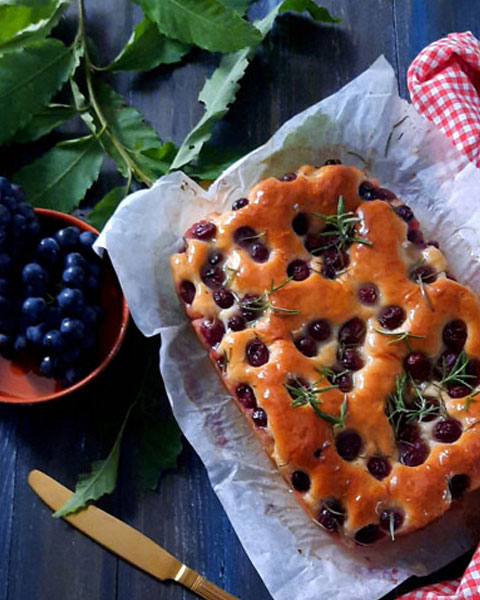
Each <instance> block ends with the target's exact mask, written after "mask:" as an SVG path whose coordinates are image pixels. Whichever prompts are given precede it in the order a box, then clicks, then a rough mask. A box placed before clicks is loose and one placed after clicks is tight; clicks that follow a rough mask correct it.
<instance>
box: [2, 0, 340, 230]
mask: <svg viewBox="0 0 480 600" xmlns="http://www.w3.org/2000/svg"><path fill="white" fill-rule="evenodd" d="M132 1H134V2H135V3H137V4H140V6H141V7H142V9H143V11H144V15H143V20H142V21H141V22H140V23H139V24H138V25H136V26H135V29H134V31H133V32H132V35H131V37H130V39H129V40H128V41H127V43H126V45H125V47H124V48H123V49H122V50H121V51H120V53H119V54H118V55H117V57H116V59H115V60H113V61H112V62H111V63H110V64H108V65H106V66H101V65H97V64H95V63H94V61H93V60H92V55H93V53H92V50H91V48H92V42H91V40H89V39H88V38H87V32H86V19H85V8H84V0H77V4H78V29H77V35H76V37H75V41H74V43H73V44H72V45H71V46H66V45H65V44H64V43H62V42H61V41H59V40H58V39H55V38H54V37H51V32H52V30H53V28H54V27H55V26H56V25H57V23H58V22H59V20H60V17H61V16H62V14H63V13H64V12H65V10H66V9H67V8H68V7H69V6H70V4H71V0H44V1H42V2H41V3H40V2H39V3H32V2H31V0H19V1H18V3H17V2H15V3H13V2H12V3H10V2H9V3H8V5H6V6H1V7H0V143H9V144H10V143H12V142H14V143H22V144H23V143H27V142H29V141H32V140H38V139H40V138H42V137H43V136H45V135H47V134H49V133H50V132H52V131H55V130H57V129H58V128H59V127H61V126H62V125H63V124H64V123H65V122H66V121H69V120H71V119H72V118H74V117H75V116H77V115H78V116H80V117H81V118H82V119H83V122H84V123H85V125H86V126H87V128H88V129H89V132H90V134H91V135H85V134H84V133H81V134H79V135H77V137H75V136H73V137H72V136H71V135H70V138H69V139H68V140H66V141H65V142H60V143H57V144H56V145H55V146H53V147H51V148H50V149H49V150H48V151H47V152H46V153H45V154H43V155H42V156H41V157H40V158H37V159H36V160H34V161H33V162H30V163H28V164H27V165H26V166H25V167H23V168H22V169H20V170H19V171H17V172H16V173H14V175H13V180H14V181H15V182H16V183H18V184H20V185H21V186H22V187H24V188H25V191H26V192H27V198H28V199H29V200H30V201H31V202H33V204H34V205H35V206H42V207H47V208H54V209H60V210H63V211H66V212H71V211H72V210H74V209H75V208H76V207H77V206H78V204H79V203H80V202H81V201H82V199H83V198H84V196H85V193H86V192H87V190H88V189H89V188H90V187H91V185H92V184H93V183H94V182H95V181H96V180H97V179H98V178H99V176H100V171H101V167H102V163H103V157H104V155H105V154H108V155H109V156H110V157H111V158H112V159H113V160H114V161H115V164H116V166H117V169H118V171H119V172H120V174H121V175H122V176H123V177H124V178H125V184H124V185H119V186H117V187H116V188H114V190H112V191H111V192H109V193H108V194H107V196H106V197H105V198H104V199H103V200H101V201H100V202H99V203H98V205H97V207H96V209H95V210H94V212H93V213H92V222H93V223H95V225H96V226H97V227H102V226H103V224H104V223H105V221H106V220H107V219H108V217H109V216H110V215H111V214H112V212H113V211H114V210H115V208H116V206H117V205H118V203H119V202H120V201H121V200H122V199H123V197H124V196H125V195H127V194H128V192H129V191H130V187H131V183H132V180H134V179H135V180H136V181H138V182H139V183H140V184H142V185H146V186H151V185H152V183H153V182H154V181H155V180H156V179H158V177H160V176H162V175H164V174H166V173H168V172H169V171H170V170H171V169H175V168H179V167H183V168H184V170H185V172H186V173H187V174H189V175H190V176H192V177H196V178H199V179H202V178H209V179H214V178H215V177H216V176H217V175H218V174H219V173H220V172H221V171H222V170H224V169H225V168H226V167H228V166H229V165H230V164H231V163H232V162H234V160H236V159H237V158H238V156H239V152H238V151H237V152H235V153H232V152H224V149H222V151H221V152H218V151H217V152H216V151H215V149H214V148H212V147H209V146H205V142H207V141H208V139H209V138H210V137H211V135H212V132H213V129H214V127H215V125H216V123H217V122H218V121H219V120H220V119H221V118H222V117H223V116H224V115H225V114H226V112H227V111H228V109H229V107H230V105H231V104H232V103H233V101H234V100H235V96H236V92H237V90H238V88H239V85H240V80H241V78H242V77H243V75H244V73H245V70H246V68H247V66H248V64H249V62H250V59H251V58H252V57H253V55H254V53H255V50H256V48H257V46H258V44H259V43H260V42H261V41H262V40H263V39H264V38H265V37H266V36H267V35H268V33H269V31H270V30H271V28H272V27H273V24H274V22H275V19H276V17H277V15H278V14H280V13H281V12H286V11H296V12H304V11H306V12H308V13H309V14H310V16H311V17H312V18H313V19H315V20H317V21H320V22H325V23H335V22H337V21H338V20H337V19H334V18H333V17H332V16H331V15H330V14H329V12H328V11H327V10H326V9H325V8H322V7H320V6H317V5H316V4H315V3H314V2H313V1H312V0H283V2H280V3H279V4H278V5H277V6H276V7H275V8H274V9H273V10H272V11H270V13H268V14H267V15H266V17H264V18H263V19H261V20H259V21H256V22H255V23H250V22H249V21H248V20H247V19H246V18H244V17H243V15H244V13H245V11H246V9H247V7H248V4H249V2H248V0H235V1H231V0H229V1H226V0H162V2H158V1H156V0H132ZM22 3H23V4H25V5H26V6H28V7H29V8H28V10H25V6H22ZM37 4H38V5H37ZM227 31H228V34H226V33H225V32H227ZM195 46H199V47H201V48H204V49H207V50H208V51H210V52H223V53H225V54H223V56H222V57H221V58H220V63H219V66H218V67H217V69H216V70H215V71H214V72H213V74H212V75H211V77H210V78H209V79H207V81H206V83H205V86H204V88H203V90H202V92H201V93H200V97H199V100H200V101H201V102H203V103H204V104H205V107H206V110H205V114H204V117H202V119H201V120H200V122H199V123H198V124H197V125H196V126H195V127H194V128H193V129H192V131H191V132H190V133H189V134H188V135H187V136H186V138H185V140H184V142H183V143H182V144H181V145H180V148H179V149H177V147H176V146H175V144H173V143H172V142H170V141H166V142H164V141H162V140H161V139H160V137H159V136H158V134H157V133H156V132H155V131H154V130H153V129H152V128H151V127H149V126H148V125H147V124H146V123H145V121H144V118H143V116H142V115H141V114H140V113H139V112H138V111H137V110H135V109H134V108H132V107H130V106H128V105H127V104H126V102H125V100H124V99H123V97H122V96H120V95H119V94H117V93H116V92H115V91H114V89H113V88H111V87H110V86H109V85H107V84H106V83H104V82H103V81H102V79H101V76H102V74H103V73H104V72H110V73H115V72H118V71H124V70H134V71H137V72H143V71H148V70H150V69H152V68H155V67H157V66H159V65H175V64H178V63H179V61H181V60H183V59H184V58H185V57H187V55H188V54H189V52H190V50H191V49H193V48H194V47H195ZM62 90H63V92H62ZM59 92H62V93H63V96H62V100H61V102H57V101H56V99H55V98H54V97H55V95H56V94H57V93H59ZM65 95H68V96H69V99H67V101H66V102H65V101H64V98H65ZM204 146H205V147H204Z"/></svg>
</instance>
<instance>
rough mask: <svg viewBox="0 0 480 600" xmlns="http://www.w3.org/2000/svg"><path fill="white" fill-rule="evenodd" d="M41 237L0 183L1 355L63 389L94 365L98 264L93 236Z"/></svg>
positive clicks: (72, 231) (22, 205) (17, 195)
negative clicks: (53, 380) (29, 367)
mask: <svg viewBox="0 0 480 600" xmlns="http://www.w3.org/2000/svg"><path fill="white" fill-rule="evenodd" d="M48 233H49V234H48V235H46V236H45V237H44V234H45V232H42V229H41V226H40V223H39V221H38V219H37V217H36V215H35V213H34V211H33V209H32V207H31V206H30V205H28V204H27V203H26V202H25V201H24V197H23V193H22V191H21V189H20V188H19V187H18V186H15V185H11V184H10V183H9V182H8V181H7V180H6V179H5V178H0V354H1V355H2V356H3V357H4V358H8V359H14V360H16V361H19V362H28V363H29V364H30V363H32V362H33V364H34V368H35V369H36V370H38V371H39V372H40V373H41V374H42V375H44V376H46V377H54V378H56V379H59V380H60V381H61V382H62V384H63V385H64V386H69V385H73V384H74V383H76V382H77V381H79V380H80V379H82V378H83V377H84V376H85V375H86V374H87V373H88V372H89V371H90V370H91V369H92V368H93V367H94V366H95V362H96V356H95V355H96V348H97V332H98V324H99V322H100V319H101V309H100V306H99V289H100V274H101V265H100V260H99V258H98V257H97V255H96V254H95V253H94V251H93V249H92V244H93V243H94V241H95V240H96V237H97V236H96V234H95V233H92V232H90V231H81V230H80V229H79V228H78V227H73V226H70V227H65V228H63V229H59V230H56V231H49V232H48Z"/></svg>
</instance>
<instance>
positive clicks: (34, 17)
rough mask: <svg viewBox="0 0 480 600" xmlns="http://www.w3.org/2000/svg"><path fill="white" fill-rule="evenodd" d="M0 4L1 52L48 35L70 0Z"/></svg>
mask: <svg viewBox="0 0 480 600" xmlns="http://www.w3.org/2000/svg"><path fill="white" fill-rule="evenodd" d="M23 4H24V3H23V2H22V5H21V6H19V5H14V6H8V5H1V6H0V53H3V52H5V51H10V50H12V49H15V48H19V47H20V46H21V45H25V44H27V43H31V42H33V41H35V40H39V39H41V38H42V37H45V36H47V35H48V34H49V33H50V31H51V30H52V29H53V27H55V25H56V24H57V23H58V21H59V20H60V17H61V16H62V14H63V13H64V11H65V9H66V8H67V6H68V5H69V4H70V0H55V1H52V0H50V1H49V2H45V3H36V4H34V5H32V6H25V5H23Z"/></svg>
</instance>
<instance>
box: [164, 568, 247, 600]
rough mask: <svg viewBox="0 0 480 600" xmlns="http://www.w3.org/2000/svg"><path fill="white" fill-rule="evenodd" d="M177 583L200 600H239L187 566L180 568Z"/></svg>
mask: <svg viewBox="0 0 480 600" xmlns="http://www.w3.org/2000/svg"><path fill="white" fill-rule="evenodd" d="M175 581H178V583H181V584H182V585H184V586H185V587H186V588H188V589H189V590H192V592H195V594H197V596H200V598H205V600H239V599H238V598H236V597H235V596H232V595H231V594H229V593H228V592H226V591H225V590H222V589H221V588H219V587H217V586H216V585H214V584H213V583H210V582H209V581H207V580H206V579H205V577H202V576H201V575H199V574H198V573H197V572H196V571H194V570H193V569H190V568H189V567H187V566H186V565H183V566H182V567H181V568H180V570H179V571H178V573H177V576H176V577H175Z"/></svg>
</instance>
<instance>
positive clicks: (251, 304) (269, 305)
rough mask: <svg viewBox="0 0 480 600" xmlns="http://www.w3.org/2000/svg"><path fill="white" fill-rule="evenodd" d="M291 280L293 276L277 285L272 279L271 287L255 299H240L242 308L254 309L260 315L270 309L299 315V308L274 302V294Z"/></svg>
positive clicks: (246, 309) (285, 313)
mask: <svg viewBox="0 0 480 600" xmlns="http://www.w3.org/2000/svg"><path fill="white" fill-rule="evenodd" d="M291 280H292V278H291V277H288V278H287V279H286V280H285V281H282V283H280V284H278V285H275V284H274V281H273V279H272V281H271V283H270V288H269V289H268V290H267V291H266V292H264V293H263V294H262V295H261V296H258V297H257V298H253V299H247V300H239V304H240V308H241V309H244V310H245V311H253V312H254V313H259V315H260V314H262V313H264V312H265V311H266V310H268V309H270V310H271V311H272V312H277V313H281V314H284V315H299V314H300V311H299V310H297V309H293V308H283V307H281V306H276V305H275V304H273V302H272V299H271V296H272V294H274V293H275V292H278V290H280V289H282V288H283V287H285V286H286V285H287V283H289V282H290V281H291Z"/></svg>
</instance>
